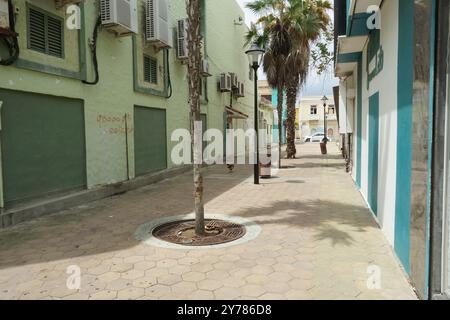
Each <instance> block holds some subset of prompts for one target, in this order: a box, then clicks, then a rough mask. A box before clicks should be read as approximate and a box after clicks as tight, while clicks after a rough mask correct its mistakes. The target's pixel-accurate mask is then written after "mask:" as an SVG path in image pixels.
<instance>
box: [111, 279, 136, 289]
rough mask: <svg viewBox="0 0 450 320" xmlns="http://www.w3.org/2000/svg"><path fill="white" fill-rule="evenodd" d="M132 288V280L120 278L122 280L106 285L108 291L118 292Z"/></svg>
mask: <svg viewBox="0 0 450 320" xmlns="http://www.w3.org/2000/svg"><path fill="white" fill-rule="evenodd" d="M130 286H132V281H131V280H128V279H122V278H120V279H117V280H113V281H111V282H108V284H107V285H106V289H108V290H116V291H118V290H122V289H125V288H128V287H130Z"/></svg>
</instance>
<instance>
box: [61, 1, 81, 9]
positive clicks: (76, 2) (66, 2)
mask: <svg viewBox="0 0 450 320" xmlns="http://www.w3.org/2000/svg"><path fill="white" fill-rule="evenodd" d="M81 2H83V0H55V7H56V9H61V8H63V7H65V6H67V5H69V4H80V3H81Z"/></svg>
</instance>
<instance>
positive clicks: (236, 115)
mask: <svg viewBox="0 0 450 320" xmlns="http://www.w3.org/2000/svg"><path fill="white" fill-rule="evenodd" d="M225 110H226V111H227V116H228V117H229V118H231V119H244V120H246V119H248V115H247V114H245V113H243V112H241V111H239V110H236V109H233V108H232V107H228V106H225Z"/></svg>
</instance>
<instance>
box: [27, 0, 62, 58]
mask: <svg viewBox="0 0 450 320" xmlns="http://www.w3.org/2000/svg"><path fill="white" fill-rule="evenodd" d="M31 10H34V11H37V12H39V13H41V14H43V15H44V42H45V50H44V51H41V50H38V49H36V48H32V47H31V41H30V40H31V39H30V35H31V28H30V27H31V24H30V11H31ZM26 11H27V12H26V25H27V26H26V32H27V49H28V50H31V51H34V52H39V53H41V54H45V55H48V56H51V57H55V58H59V59H65V42H64V36H65V35H64V18H63V17H60V16H58V15H55V14H54V13H51V12H49V11H46V10H44V9H42V8H39V7H36V6H34V5H32V4H29V3H28V2H27V3H26ZM49 17H50V18H53V19H55V20H58V21H59V22H60V23H61V55H55V54H52V53H50V51H49V46H48V18H49Z"/></svg>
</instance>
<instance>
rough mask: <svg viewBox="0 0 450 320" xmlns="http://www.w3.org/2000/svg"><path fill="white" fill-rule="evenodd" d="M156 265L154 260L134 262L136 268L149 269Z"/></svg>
mask: <svg viewBox="0 0 450 320" xmlns="http://www.w3.org/2000/svg"><path fill="white" fill-rule="evenodd" d="M155 266H156V263H155V262H154V261H141V262H137V263H135V264H134V269H136V270H143V271H145V270H148V269H151V268H153V267H155Z"/></svg>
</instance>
